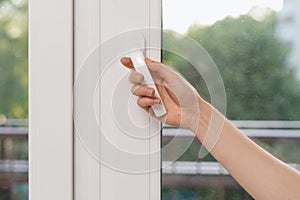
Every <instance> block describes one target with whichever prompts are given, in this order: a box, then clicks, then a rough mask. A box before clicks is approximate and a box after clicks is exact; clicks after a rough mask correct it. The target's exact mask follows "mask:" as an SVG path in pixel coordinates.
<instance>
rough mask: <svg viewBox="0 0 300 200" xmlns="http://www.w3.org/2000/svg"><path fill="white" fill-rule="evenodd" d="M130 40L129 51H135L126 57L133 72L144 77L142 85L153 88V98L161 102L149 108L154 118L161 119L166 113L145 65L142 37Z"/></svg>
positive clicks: (136, 36)
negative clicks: (129, 59) (130, 63)
mask: <svg viewBox="0 0 300 200" xmlns="http://www.w3.org/2000/svg"><path fill="white" fill-rule="evenodd" d="M130 38H132V40H130V39H129V38H128V43H127V45H129V46H130V47H132V48H130V50H135V51H134V52H131V53H129V55H128V56H129V57H130V58H131V61H132V63H133V65H134V68H135V70H136V71H137V72H139V73H141V74H143V75H144V82H143V85H147V86H149V87H151V88H153V89H154V91H155V94H154V96H155V97H157V98H159V99H160V100H161V101H160V104H155V105H152V106H151V108H152V110H153V111H154V114H155V116H156V117H162V116H163V115H165V114H167V111H166V109H165V106H164V104H163V101H162V99H161V97H160V95H159V92H158V90H157V88H156V85H155V83H154V81H153V78H152V76H151V73H150V71H149V69H148V67H147V65H146V63H145V57H144V53H143V50H144V44H145V39H144V37H143V36H142V35H139V34H137V35H135V36H134V37H130Z"/></svg>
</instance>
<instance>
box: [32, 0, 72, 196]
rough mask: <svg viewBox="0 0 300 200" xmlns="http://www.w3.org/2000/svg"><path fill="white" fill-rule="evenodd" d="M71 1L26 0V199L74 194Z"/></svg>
mask: <svg viewBox="0 0 300 200" xmlns="http://www.w3.org/2000/svg"><path fill="white" fill-rule="evenodd" d="M72 90H73V1H72V0H64V1H62V0H29V199H30V200H40V199H43V200H53V199H63V200H72V199H73V117H72V110H73V108H72V101H73V95H72Z"/></svg>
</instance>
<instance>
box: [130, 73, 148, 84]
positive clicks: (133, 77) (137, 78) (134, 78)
mask: <svg viewBox="0 0 300 200" xmlns="http://www.w3.org/2000/svg"><path fill="white" fill-rule="evenodd" d="M143 81H144V76H143V74H141V73H139V72H136V71H132V72H131V73H130V75H129V82H130V83H132V84H136V85H139V84H141V83H142V82H143Z"/></svg>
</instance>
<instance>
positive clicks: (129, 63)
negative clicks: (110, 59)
mask: <svg viewBox="0 0 300 200" xmlns="http://www.w3.org/2000/svg"><path fill="white" fill-rule="evenodd" d="M120 61H121V63H122V64H123V65H124V66H126V67H128V68H129V69H133V68H134V65H133V63H132V61H131V59H130V58H129V57H123V58H121V60H120ZM145 62H146V64H150V63H156V64H159V63H160V62H157V61H154V60H151V59H150V58H148V57H146V58H145Z"/></svg>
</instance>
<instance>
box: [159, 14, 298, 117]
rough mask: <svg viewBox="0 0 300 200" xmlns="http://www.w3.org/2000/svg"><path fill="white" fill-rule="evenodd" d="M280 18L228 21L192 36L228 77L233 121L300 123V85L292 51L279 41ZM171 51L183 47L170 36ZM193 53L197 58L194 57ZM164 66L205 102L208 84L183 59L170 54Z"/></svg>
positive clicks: (229, 112) (166, 54) (195, 28)
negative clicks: (180, 76)
mask: <svg viewBox="0 0 300 200" xmlns="http://www.w3.org/2000/svg"><path fill="white" fill-rule="evenodd" d="M275 25H276V23H275V14H274V13H273V14H271V15H269V16H268V17H266V18H265V19H264V20H263V21H256V20H254V19H253V18H251V17H250V16H247V15H244V16H241V17H239V18H236V19H234V18H229V17H228V18H226V19H224V20H222V21H219V22H217V23H215V24H214V25H212V26H209V27H203V26H200V25H193V26H191V27H190V28H189V30H188V32H187V35H188V36H190V37H191V38H193V39H194V40H196V41H197V42H198V43H200V44H201V45H202V46H203V47H204V48H205V49H206V50H207V51H208V53H209V54H210V55H211V57H212V58H213V60H214V61H215V63H216V65H217V66H218V68H219V70H220V73H221V75H222V78H223V81H224V84H225V88H226V95H227V102H228V104H227V116H228V117H229V118H230V119H249V120H255V119H260V120H296V119H300V112H299V110H300V104H299V102H300V93H299V91H300V82H299V80H297V78H296V75H295V70H294V69H293V68H291V67H289V66H287V64H286V62H285V60H286V57H287V54H288V48H287V47H286V46H285V45H283V44H282V43H281V42H280V41H279V40H278V39H277V37H276V33H275ZM164 40H166V41H165V45H170V44H172V45H178V46H180V39H177V38H176V37H174V35H173V34H172V33H170V32H167V33H165V35H164ZM191 53H192V52H191ZM163 55H164V62H165V63H166V64H168V65H171V66H172V67H174V68H175V69H177V70H178V71H179V72H180V73H182V74H183V75H184V76H185V77H186V78H187V79H188V81H189V82H191V83H192V84H193V85H194V86H195V87H196V89H197V90H198V91H199V92H200V94H201V95H202V96H204V98H206V99H207V100H209V94H208V91H207V89H206V86H205V83H204V82H203V80H202V81H199V75H198V74H197V73H195V70H194V69H193V67H191V65H190V64H189V63H188V62H187V61H185V60H183V59H181V58H180V57H179V56H176V55H173V54H172V53H170V52H164V54H163Z"/></svg>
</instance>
